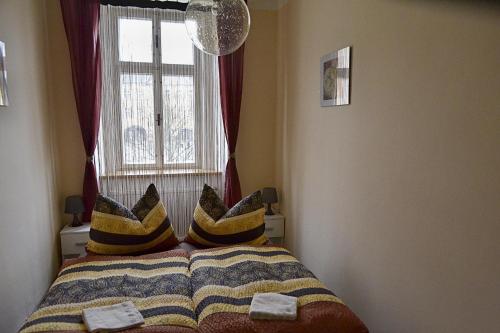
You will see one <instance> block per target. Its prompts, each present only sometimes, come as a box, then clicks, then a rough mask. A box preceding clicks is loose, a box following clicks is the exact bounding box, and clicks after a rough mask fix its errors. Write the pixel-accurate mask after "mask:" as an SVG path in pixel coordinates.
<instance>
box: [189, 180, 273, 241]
mask: <svg viewBox="0 0 500 333" xmlns="http://www.w3.org/2000/svg"><path fill="white" fill-rule="evenodd" d="M264 211H265V209H264V205H263V204H262V194H261V192H260V191H257V192H255V193H252V194H251V195H249V196H248V197H246V198H244V199H243V200H241V201H240V202H239V203H237V204H236V205H235V206H234V207H233V208H231V209H228V208H227V207H226V206H225V205H224V203H223V202H222V200H221V199H220V198H219V196H218V195H217V193H216V192H215V191H214V190H213V189H212V188H211V187H210V186H208V185H205V187H204V188H203V192H202V194H201V197H200V200H199V202H198V205H197V206H196V209H195V211H194V217H193V222H192V223H191V226H190V228H189V232H188V236H187V237H186V239H185V241H186V242H189V243H191V244H194V245H197V246H204V247H215V246H227V245H235V244H248V245H262V244H265V243H266V242H267V237H266V236H265V234H264V230H265V225H264Z"/></svg>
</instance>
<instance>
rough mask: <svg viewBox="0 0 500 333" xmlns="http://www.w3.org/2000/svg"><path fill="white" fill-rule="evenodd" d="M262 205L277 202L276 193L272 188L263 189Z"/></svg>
mask: <svg viewBox="0 0 500 333" xmlns="http://www.w3.org/2000/svg"><path fill="white" fill-rule="evenodd" d="M262 202H263V203H276V202H278V193H277V192H276V188H274V187H264V189H263V190H262Z"/></svg>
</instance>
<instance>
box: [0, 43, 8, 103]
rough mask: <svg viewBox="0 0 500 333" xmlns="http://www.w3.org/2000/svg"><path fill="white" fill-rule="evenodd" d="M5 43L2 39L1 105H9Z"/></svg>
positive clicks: (0, 58) (0, 54) (0, 56)
mask: <svg viewBox="0 0 500 333" xmlns="http://www.w3.org/2000/svg"><path fill="white" fill-rule="evenodd" d="M5 58H6V55H5V43H4V42H2V41H0V107H1V106H9V95H8V92H7V67H6V65H5Z"/></svg>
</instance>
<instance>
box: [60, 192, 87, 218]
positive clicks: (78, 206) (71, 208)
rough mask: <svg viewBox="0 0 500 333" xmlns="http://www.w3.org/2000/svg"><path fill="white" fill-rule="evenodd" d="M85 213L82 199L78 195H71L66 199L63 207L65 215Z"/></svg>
mask: <svg viewBox="0 0 500 333" xmlns="http://www.w3.org/2000/svg"><path fill="white" fill-rule="evenodd" d="M84 211H85V206H84V205H83V199H82V197H81V196H79V195H72V196H69V197H67V198H66V204H65V205H64V213H66V214H80V213H83V212H84Z"/></svg>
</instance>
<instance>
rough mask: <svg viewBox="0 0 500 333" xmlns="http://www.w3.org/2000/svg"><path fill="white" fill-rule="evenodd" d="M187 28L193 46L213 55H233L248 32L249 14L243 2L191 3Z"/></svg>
mask: <svg viewBox="0 0 500 333" xmlns="http://www.w3.org/2000/svg"><path fill="white" fill-rule="evenodd" d="M185 23H186V28H187V31H188V34H189V36H190V37H191V39H192V40H193V43H194V45H196V47H197V48H199V49H200V50H202V51H203V52H206V53H209V54H213V55H219V56H220V55H226V54H230V53H233V52H234V51H236V50H237V49H239V48H240V46H241V45H243V43H244V42H245V40H246V39H247V36H248V32H249V31H250V12H249V11H248V7H247V5H246V3H245V2H244V1H243V0H191V1H190V2H189V4H188V6H187V10H186V19H185Z"/></svg>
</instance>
